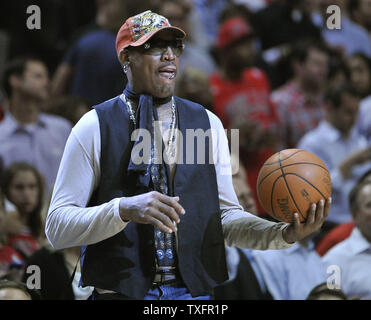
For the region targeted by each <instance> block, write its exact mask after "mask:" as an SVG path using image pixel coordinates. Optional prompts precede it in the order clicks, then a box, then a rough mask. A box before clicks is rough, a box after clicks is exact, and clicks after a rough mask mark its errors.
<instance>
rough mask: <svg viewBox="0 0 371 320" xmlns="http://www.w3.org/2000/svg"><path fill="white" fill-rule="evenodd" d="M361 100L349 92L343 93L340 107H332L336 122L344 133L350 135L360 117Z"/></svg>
mask: <svg viewBox="0 0 371 320" xmlns="http://www.w3.org/2000/svg"><path fill="white" fill-rule="evenodd" d="M359 103H360V100H359V98H358V97H354V96H352V95H350V94H348V93H343V94H342V96H341V103H340V106H338V108H332V109H331V112H332V114H333V119H334V122H335V123H334V124H335V126H336V128H337V129H338V130H340V132H341V133H342V134H344V135H348V134H349V132H350V130H351V129H352V128H353V126H354V124H355V122H356V121H357V117H358V109H359Z"/></svg>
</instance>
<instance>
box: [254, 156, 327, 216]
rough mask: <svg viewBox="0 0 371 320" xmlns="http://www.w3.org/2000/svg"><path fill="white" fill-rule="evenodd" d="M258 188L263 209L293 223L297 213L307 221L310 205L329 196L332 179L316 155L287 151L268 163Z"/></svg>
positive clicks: (263, 169) (263, 170)
mask: <svg viewBox="0 0 371 320" xmlns="http://www.w3.org/2000/svg"><path fill="white" fill-rule="evenodd" d="M256 187H257V193H258V198H259V201H260V203H261V205H262V207H263V208H264V210H266V212H267V213H268V214H269V215H271V216H272V217H273V218H274V219H276V220H278V221H283V222H288V223H291V222H293V221H294V213H295V212H297V213H298V214H299V218H300V222H305V221H306V218H307V214H308V213H309V209H310V206H311V204H312V203H316V204H317V203H318V201H320V200H321V199H324V200H326V199H327V198H328V197H330V195H331V177H330V173H329V171H328V169H327V167H326V165H325V164H324V163H323V161H322V160H321V159H319V158H318V157H317V156H315V155H314V154H313V153H311V152H308V151H305V150H302V149H286V150H282V151H280V152H277V153H275V154H274V155H272V156H271V157H270V158H269V159H268V160H267V161H265V163H264V165H263V166H262V167H261V169H260V171H259V175H258V180H257V186H256Z"/></svg>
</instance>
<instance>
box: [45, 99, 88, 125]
mask: <svg viewBox="0 0 371 320" xmlns="http://www.w3.org/2000/svg"><path fill="white" fill-rule="evenodd" d="M48 105H49V106H48V108H47V110H48V112H49V113H51V114H54V115H56V116H59V117H62V118H64V119H66V120H68V121H70V122H71V124H72V125H73V126H74V125H75V124H76V123H77V122H78V121H79V120H80V118H81V117H82V116H83V115H84V114H85V113H87V112H88V111H90V110H91V108H90V104H89V101H88V100H86V99H84V98H80V97H72V96H63V97H59V98H54V99H51V100H50V101H49V104H48Z"/></svg>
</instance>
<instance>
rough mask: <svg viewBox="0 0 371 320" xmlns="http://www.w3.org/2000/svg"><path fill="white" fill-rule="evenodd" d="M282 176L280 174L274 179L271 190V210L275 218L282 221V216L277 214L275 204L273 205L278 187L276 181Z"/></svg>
mask: <svg viewBox="0 0 371 320" xmlns="http://www.w3.org/2000/svg"><path fill="white" fill-rule="evenodd" d="M280 178H282V175H280V176H278V177H277V178H276V180H274V182H273V184H272V190H271V209H272V210H271V212H272V214H273V215H274V218H276V219H277V220H279V221H281V220H282V218H281V217H280V216H278V215H276V212H275V211H274V206H273V193H274V188H275V187H276V183H277V182H278V180H279V179H280Z"/></svg>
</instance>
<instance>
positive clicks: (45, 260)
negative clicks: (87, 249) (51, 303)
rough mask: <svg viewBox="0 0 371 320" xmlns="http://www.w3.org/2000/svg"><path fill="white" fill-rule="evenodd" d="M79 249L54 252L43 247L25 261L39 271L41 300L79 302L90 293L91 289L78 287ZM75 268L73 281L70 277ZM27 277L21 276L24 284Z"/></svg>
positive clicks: (79, 274)
mask: <svg viewBox="0 0 371 320" xmlns="http://www.w3.org/2000/svg"><path fill="white" fill-rule="evenodd" d="M79 257H80V247H73V248H67V249H63V250H54V249H52V248H50V246H44V247H43V248H41V249H40V250H38V251H36V252H35V253H34V254H33V255H32V256H31V257H29V259H28V260H27V265H37V266H39V267H40V270H41V280H40V295H41V298H42V299H43V300H80V299H86V298H87V297H88V296H89V295H90V294H91V292H92V290H93V288H91V287H84V288H82V287H79V280H80V277H81V272H80V265H79V264H78V261H79ZM75 267H76V272H75V274H74V278H73V281H72V283H71V277H72V274H73V272H74V269H75ZM27 278H28V275H27V274H26V273H25V274H24V275H23V282H26V281H27Z"/></svg>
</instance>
